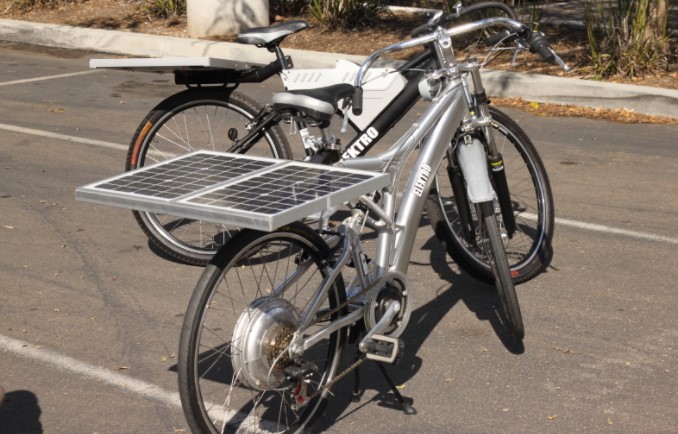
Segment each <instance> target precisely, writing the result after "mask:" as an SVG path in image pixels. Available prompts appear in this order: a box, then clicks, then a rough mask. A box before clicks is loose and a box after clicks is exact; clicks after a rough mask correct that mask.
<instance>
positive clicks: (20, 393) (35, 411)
mask: <svg viewBox="0 0 678 434" xmlns="http://www.w3.org/2000/svg"><path fill="white" fill-rule="evenodd" d="M41 413H42V411H41V410H40V406H39V405H38V397H37V396H35V394H34V393H33V392H30V391H28V390H14V391H12V392H7V393H6V395H5V403H4V404H2V405H0V432H2V433H26V434H33V433H42V432H44V431H43V428H42V423H41V422H40V414H41Z"/></svg>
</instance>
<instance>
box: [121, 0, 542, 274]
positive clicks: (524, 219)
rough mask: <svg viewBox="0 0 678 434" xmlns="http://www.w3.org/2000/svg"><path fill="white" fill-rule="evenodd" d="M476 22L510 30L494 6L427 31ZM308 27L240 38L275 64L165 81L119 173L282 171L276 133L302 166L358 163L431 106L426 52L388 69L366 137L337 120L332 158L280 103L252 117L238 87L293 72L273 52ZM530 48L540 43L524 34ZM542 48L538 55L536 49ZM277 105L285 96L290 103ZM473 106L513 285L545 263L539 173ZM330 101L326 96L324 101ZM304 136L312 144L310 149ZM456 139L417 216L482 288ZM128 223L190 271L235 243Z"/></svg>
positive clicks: (209, 230) (500, 122)
mask: <svg viewBox="0 0 678 434" xmlns="http://www.w3.org/2000/svg"><path fill="white" fill-rule="evenodd" d="M487 11H493V12H492V13H499V14H505V15H507V16H509V17H510V18H515V15H514V14H513V11H512V10H511V9H510V8H508V7H507V6H506V5H505V4H503V3H498V2H484V3H478V4H475V5H471V6H469V7H467V8H463V9H457V10H456V11H455V12H454V13H451V14H443V15H441V16H440V18H439V20H441V21H438V22H436V23H435V25H444V24H446V23H447V22H451V21H456V20H459V19H460V18H462V17H466V16H471V15H472V14H475V13H487ZM430 26H431V24H426V25H424V26H421V27H420V28H418V29H415V31H414V32H413V34H421V33H424V32H426V31H429V30H430ZM307 27H308V24H307V23H306V22H304V21H291V22H286V23H281V24H277V25H274V26H271V27H266V28H257V29H250V30H248V31H245V32H243V33H242V34H241V35H240V36H239V38H238V41H239V42H241V43H246V44H253V45H256V46H258V47H263V48H266V49H268V50H269V51H271V52H273V53H275V54H276V60H275V61H273V62H271V63H270V64H268V65H265V66H260V67H250V68H246V69H208V70H191V71H185V70H184V71H176V72H175V82H176V83H177V84H179V85H184V86H186V87H187V89H186V90H184V91H182V92H179V93H177V94H175V95H173V96H170V97H169V98H167V99H165V100H164V101H162V102H161V103H159V104H158V105H157V106H156V107H155V108H154V109H153V110H151V112H149V113H148V115H147V116H146V117H145V118H144V120H143V121H142V122H141V124H140V125H139V127H138V129H137V131H136V132H135V134H134V136H133V138H132V141H131V144H130V147H129V152H128V155H127V159H126V165H125V169H126V170H132V169H137V168H141V167H143V166H145V165H148V164H152V163H156V162H160V161H164V160H166V159H168V158H172V157H175V156H177V155H180V154H183V153H187V152H191V151H194V150H198V149H211V150H220V151H226V152H237V153H247V154H248V155H257V156H269V157H274V158H285V159H291V158H293V153H292V148H291V147H290V144H289V142H288V140H287V136H286V134H285V133H284V131H285V130H287V129H293V130H294V131H299V132H300V134H299V135H300V136H301V137H302V141H303V143H304V150H305V158H306V159H307V160H310V161H313V162H322V163H333V162H335V161H337V160H339V159H340V158H344V159H347V158H354V157H360V156H364V155H365V154H367V153H368V152H369V151H370V149H372V148H373V147H374V145H375V144H377V143H378V142H379V141H380V140H381V139H382V138H383V137H384V136H385V135H386V133H388V132H389V131H390V130H391V128H392V127H393V126H394V125H395V124H396V123H397V122H398V121H400V119H401V118H402V117H403V116H404V114H405V113H407V112H409V111H410V110H411V109H412V107H413V106H414V105H415V103H416V102H417V101H419V100H420V99H421V98H422V97H423V98H428V97H432V95H431V94H430V93H431V92H433V90H434V89H431V88H430V87H429V86H428V84H427V83H424V85H423V86H422V82H423V81H426V80H425V79H424V77H425V75H426V73H427V72H428V71H429V70H430V69H431V68H432V67H433V59H434V56H433V52H432V49H433V48H432V46H428V47H427V48H426V49H424V50H423V51H421V52H418V53H416V54H414V55H413V56H412V57H410V59H409V60H407V61H406V62H404V63H403V64H401V65H399V66H398V67H397V70H396V71H395V73H398V74H401V75H402V77H404V78H405V80H406V84H405V86H404V87H403V89H402V91H401V92H400V93H399V94H398V95H397V96H396V97H395V98H393V99H392V100H391V101H387V102H385V105H384V107H383V110H381V112H380V113H379V114H378V115H377V116H376V117H375V118H374V119H373V120H372V121H371V122H370V123H369V124H368V125H367V126H366V127H364V128H359V127H358V126H356V124H355V123H354V122H352V121H351V120H350V119H347V122H345V125H348V126H350V128H351V132H350V134H349V135H350V136H351V139H350V140H349V141H348V143H347V144H346V145H345V146H342V145H341V144H339V143H337V140H336V138H335V137H325V136H323V134H322V131H323V127H324V125H322V124H321V123H320V124H318V123H316V124H309V123H308V121H307V117H304V116H295V114H294V113H291V112H290V111H288V110H284V106H285V104H284V102H280V101H278V102H275V101H274V103H273V104H270V105H267V106H266V107H263V108H262V107H261V106H259V104H257V103H256V102H255V101H253V100H252V99H251V98H249V97H247V96H246V95H244V94H242V93H241V92H239V91H237V90H236V88H237V87H238V85H239V84H241V83H256V82H262V81H264V80H267V79H268V78H270V77H272V76H273V75H276V74H280V73H281V72H282V71H284V70H288V69H290V68H292V67H293V65H292V60H291V59H290V57H289V56H285V54H284V53H283V51H282V49H281V48H280V44H281V42H282V41H283V40H284V39H285V37H286V36H288V35H290V34H292V33H296V32H299V31H301V30H303V29H305V28H307ZM532 38H544V36H543V34H541V33H533V34H532ZM479 39H483V40H484V41H485V42H486V43H487V44H488V45H490V46H491V47H495V46H498V45H500V44H502V43H504V42H507V41H506V40H508V39H510V42H511V43H517V45H516V46H517V47H519V48H524V47H526V46H528V45H529V46H531V47H536V46H538V45H539V43H540V41H539V40H537V39H535V40H534V41H520V40H517V39H516V38H513V37H511V38H509V35H507V34H504V33H500V34H499V35H480V37H479ZM528 43H530V44H528ZM542 45H543V46H547V45H546V42H545V39H544V42H543V44H542ZM334 89H335V90H334V91H337V92H340V91H342V90H341V89H345V88H344V87H342V86H336V87H335V88H334ZM332 91H333V90H332V88H329V90H328V88H324V89H323V90H320V91H318V92H332ZM427 92H428V93H429V94H427ZM287 93H291V94H294V91H290V92H287ZM473 95H474V99H475V101H473V102H472V103H471V104H470V105H471V106H473V107H475V108H476V110H477V111H478V113H479V114H482V115H489V117H491V119H492V122H491V123H490V124H489V125H486V126H484V127H482V128H484V129H486V130H487V132H488V133H489V134H477V138H478V139H479V140H482V141H485V142H487V139H486V137H492V138H493V141H494V143H485V146H486V147H487V148H488V149H491V151H492V152H491V153H490V158H489V161H488V165H489V167H490V169H491V173H492V182H493V187H494V196H495V200H494V203H495V213H496V216H497V219H498V221H499V227H500V231H501V234H500V236H501V239H502V240H503V242H504V247H505V251H506V255H507V259H508V262H509V266H510V269H511V276H512V278H513V280H514V283H516V284H518V283H522V282H525V281H527V280H529V279H531V278H532V277H534V276H536V275H537V274H539V273H540V272H541V271H543V270H544V269H545V268H546V267H547V266H548V264H549V262H550V260H551V258H552V256H553V251H552V247H551V241H552V238H553V228H554V212H553V197H552V194H551V188H550V185H549V181H548V176H547V174H546V170H545V168H544V165H543V163H542V161H541V159H540V157H539V155H538V153H537V151H536V149H535V147H534V145H533V143H532V142H531V140H530V139H529V137H528V136H527V135H526V134H525V132H524V131H523V130H522V129H521V128H520V127H519V126H518V125H517V124H516V123H515V122H514V121H513V120H511V119H510V117H509V116H507V115H506V114H504V113H503V112H501V111H500V110H498V109H497V108H495V107H492V106H490V105H489V100H488V98H487V96H486V95H485V93H484V90H483V89H482V88H481V89H474V94H473ZM336 99H337V98H334V96H332V97H331V98H328V100H336ZM332 108H333V110H334V111H335V112H336V113H337V114H338V115H339V116H343V115H344V110H342V107H339V106H338V105H336V103H335V106H333V107H332ZM343 109H345V108H343ZM452 127H453V128H456V129H458V128H459V126H452ZM314 131H321V133H320V135H319V136H317V137H316V136H315V135H314V134H313V132H314ZM462 137H468V134H466V133H464V134H461V131H460V132H459V134H457V135H456V136H455V138H454V140H453V141H452V143H451V145H450V155H448V156H447V160H448V161H447V163H446V164H443V165H441V169H440V170H439V171H438V173H437V176H436V180H435V184H434V187H433V188H432V190H431V192H430V194H429V196H428V200H427V203H426V211H427V214H428V218H429V220H430V223H431V225H432V227H433V229H434V230H435V233H436V235H437V237H438V238H439V239H440V240H441V242H442V243H443V245H444V246H445V248H446V250H447V252H448V253H449V254H450V256H451V257H452V258H453V259H454V260H455V261H456V262H457V263H458V264H459V266H460V267H462V268H463V269H464V270H465V271H467V272H468V273H470V274H471V275H473V276H474V277H476V278H478V279H480V280H482V281H485V282H493V280H494V277H493V273H492V269H491V267H490V263H491V261H490V259H489V258H488V255H487V253H486V251H487V249H486V246H483V245H479V244H478V243H477V242H476V240H477V237H476V236H475V235H476V233H477V232H478V231H479V228H480V227H481V226H482V222H481V221H480V220H479V218H478V216H477V215H476V210H475V208H474V207H473V206H471V202H470V201H469V199H468V198H467V197H466V193H465V188H464V180H463V177H462V176H461V174H460V173H459V170H458V169H455V165H454V164H453V162H452V156H451V150H452V149H454V147H455V146H456V145H457V142H458V141H459V140H462ZM134 216H135V218H136V220H137V222H138V223H139V225H140V227H141V228H142V230H143V231H144V233H145V234H146V235H147V237H148V238H149V239H150V240H151V241H152V242H153V243H154V244H155V245H156V246H158V247H159V248H160V249H161V250H162V251H164V252H165V253H167V254H169V255H170V256H172V257H174V258H176V259H178V260H180V261H182V262H185V263H189V264H195V265H204V264H206V263H207V262H209V260H210V259H211V258H212V256H213V255H214V253H215V252H216V251H217V250H218V249H219V248H220V247H221V246H222V245H224V244H225V243H227V242H228V240H230V239H231V237H232V236H233V234H234V233H235V232H237V231H238V229H237V228H235V227H227V226H225V225H222V224H215V223H210V222H205V221H197V220H191V219H186V218H182V217H178V216H173V215H167V214H159V213H149V212H139V211H134Z"/></svg>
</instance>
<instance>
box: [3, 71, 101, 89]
mask: <svg viewBox="0 0 678 434" xmlns="http://www.w3.org/2000/svg"><path fill="white" fill-rule="evenodd" d="M95 72H99V71H97V70H92V71H80V72H71V73H68V74H57V75H47V76H44V77H35V78H25V79H23V80H13V81H4V82H0V86H11V85H14V84H25V83H33V82H35V81H45V80H53V79H55V78H68V77H77V76H78V75H85V74H93V73H95Z"/></svg>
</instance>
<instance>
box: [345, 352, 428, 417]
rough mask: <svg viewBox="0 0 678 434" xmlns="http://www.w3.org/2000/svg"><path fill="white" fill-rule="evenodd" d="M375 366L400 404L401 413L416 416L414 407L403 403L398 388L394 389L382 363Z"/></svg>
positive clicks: (403, 400)
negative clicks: (401, 407)
mask: <svg viewBox="0 0 678 434" xmlns="http://www.w3.org/2000/svg"><path fill="white" fill-rule="evenodd" d="M377 366H378V367H379V370H380V371H381V373H382V375H383V376H384V378H385V379H386V382H387V383H388V385H389V386H390V387H391V391H392V392H393V394H394V395H395V397H396V399H397V400H398V402H399V403H400V405H402V406H403V412H404V413H405V414H407V415H413V414H417V410H415V409H414V407H412V406H411V405H410V404H408V403H407V402H405V399H404V398H403V395H401V394H400V391H399V390H398V388H397V387H396V385H395V384H394V383H393V380H392V379H391V376H390V375H388V372H386V368H384V364H383V363H380V362H377ZM356 372H357V370H356Z"/></svg>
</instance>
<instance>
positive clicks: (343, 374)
mask: <svg viewBox="0 0 678 434" xmlns="http://www.w3.org/2000/svg"><path fill="white" fill-rule="evenodd" d="M365 360H367V358H366V357H361V358H360V359H358V360H356V361H355V362H353V363H352V364H351V365H350V366H348V367H347V368H346V369H344V370H343V371H341V372H340V373H339V374H337V375H336V376H335V377H334V378H333V379H331V380H330V381H329V382H328V383H327V384H326V385H324V386H323V387H321V388H319V389H318V390H316V391H315V392H314V393H313V394H312V395H311V396H310V397H308V399H307V402H310V401H312V400H314V399H316V398H317V397H318V395H320V394H321V393H322V392H324V391H325V390H327V391H328V392H330V393H331V392H332V387H334V385H335V384H337V383H338V382H339V381H340V380H341V379H343V378H344V377H346V376H347V375H348V374H350V373H351V372H352V371H353V370H354V369H356V368H358V367H359V366H360V365H362V364H363V362H364V361H365Z"/></svg>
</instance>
